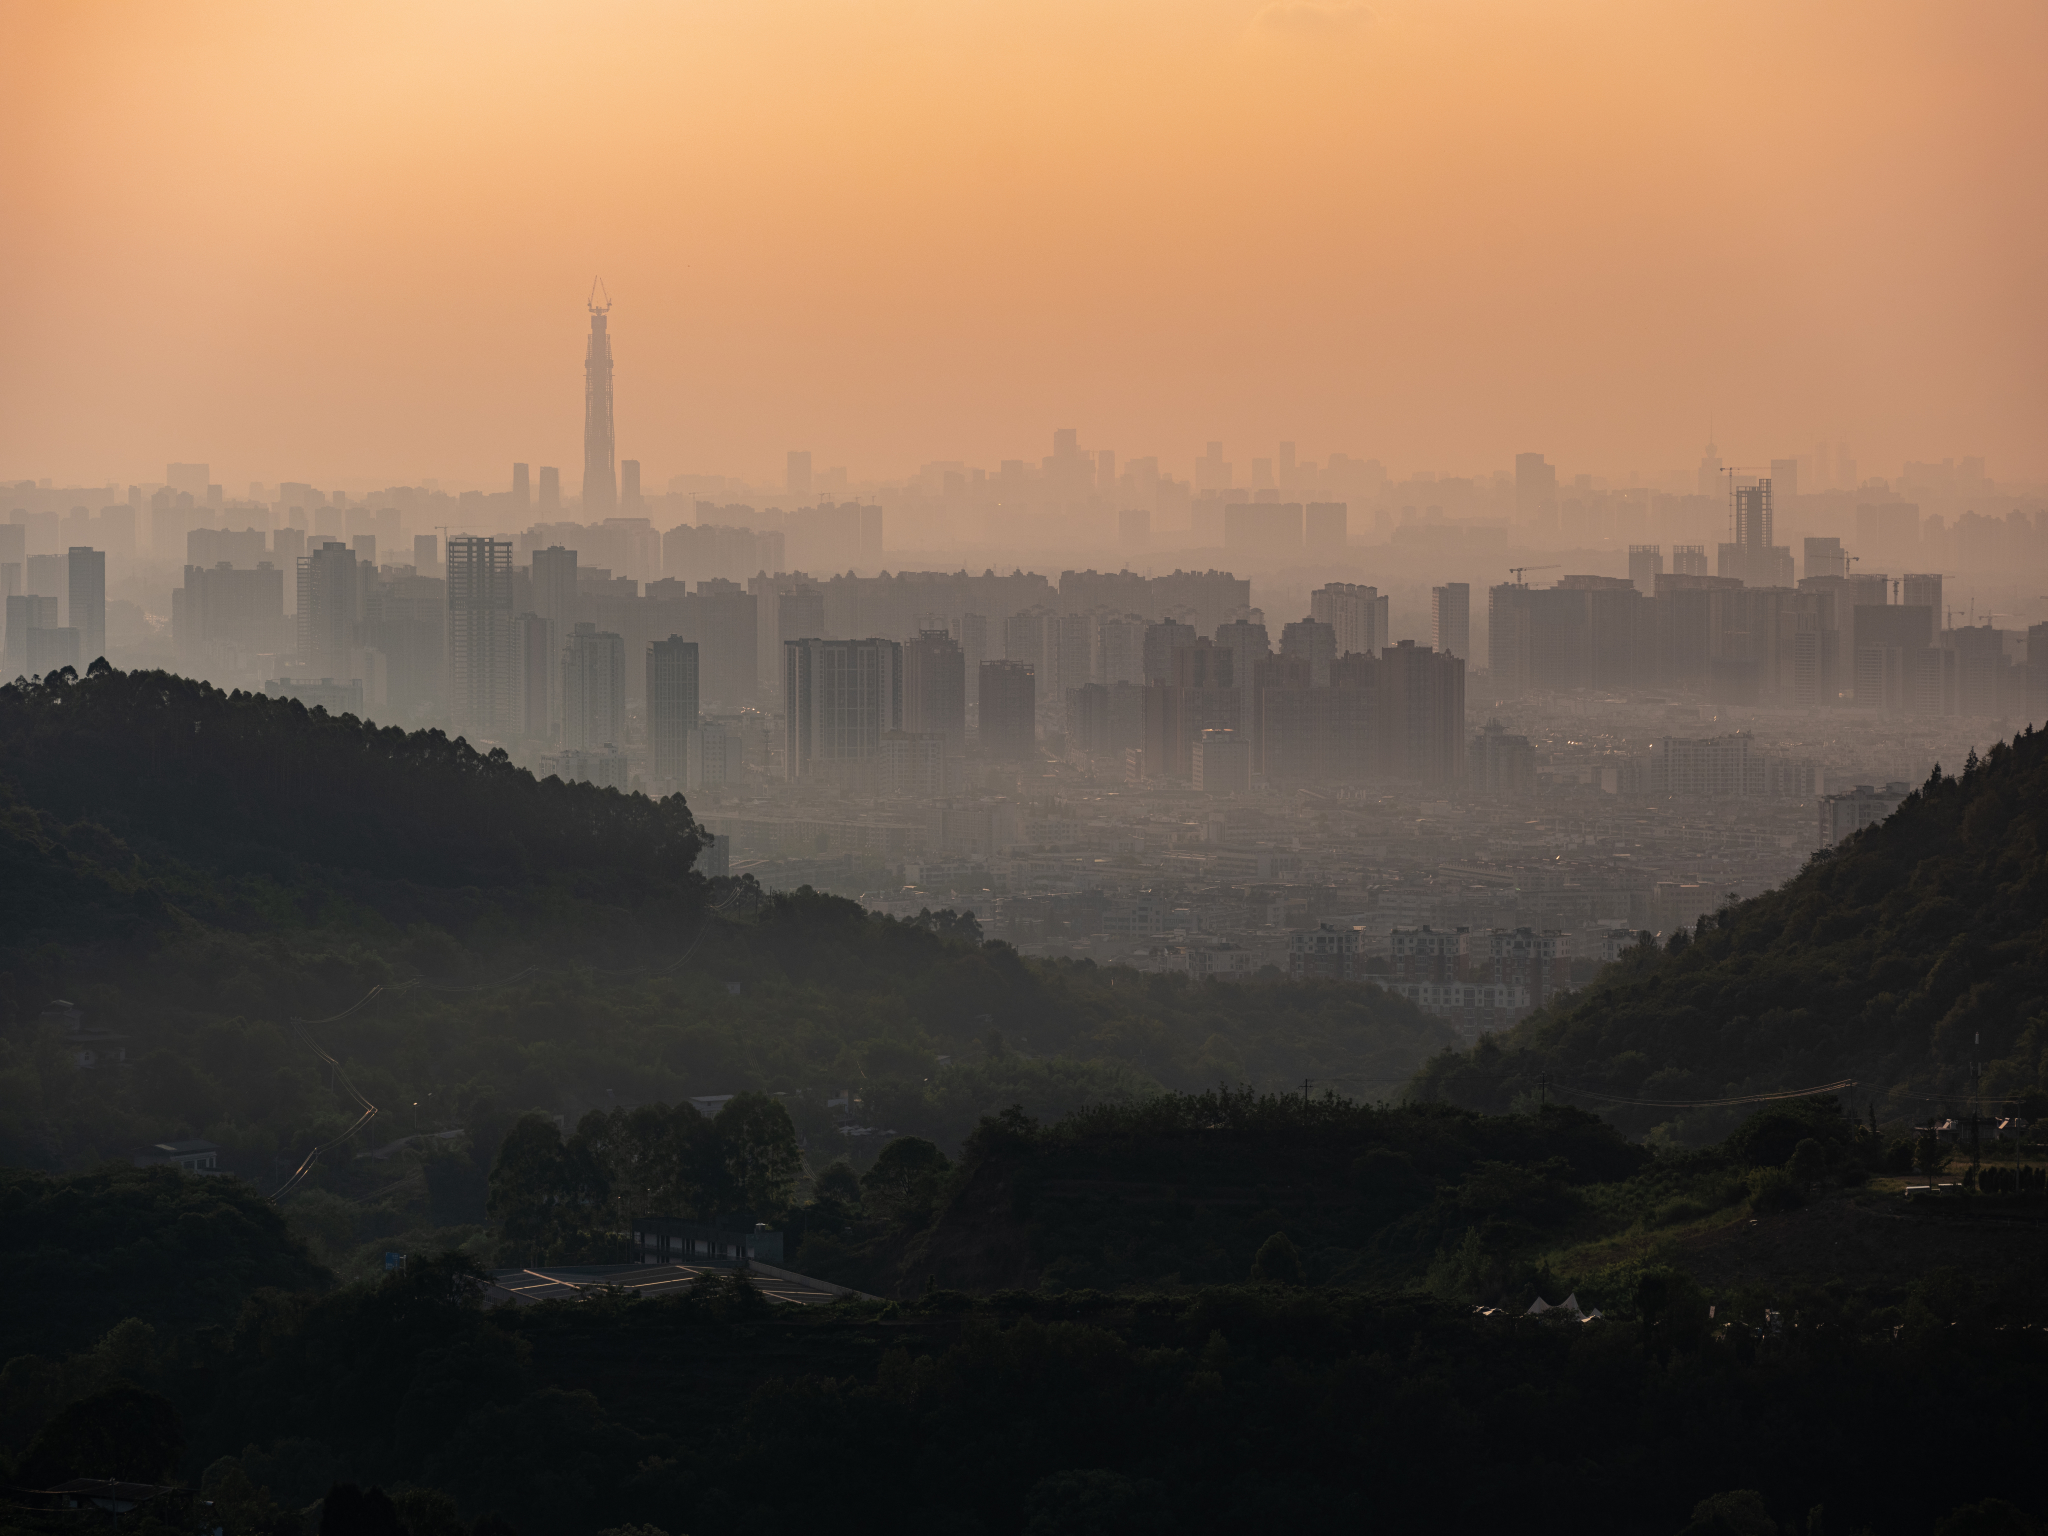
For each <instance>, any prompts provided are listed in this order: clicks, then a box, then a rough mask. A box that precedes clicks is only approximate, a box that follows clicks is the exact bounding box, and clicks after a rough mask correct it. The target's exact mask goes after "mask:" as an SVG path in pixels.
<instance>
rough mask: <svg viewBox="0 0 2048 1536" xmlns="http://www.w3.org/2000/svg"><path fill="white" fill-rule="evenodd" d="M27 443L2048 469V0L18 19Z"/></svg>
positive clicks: (19, 253)
mask: <svg viewBox="0 0 2048 1536" xmlns="http://www.w3.org/2000/svg"><path fill="white" fill-rule="evenodd" d="M0 17H4V22H5V26H6V35H7V38H8V48H7V57H8V59H9V63H10V68H9V71H8V76H9V90H8V109H7V111H6V112H5V114H4V115H0V208H4V209H5V220H4V225H0V229H4V237H0V262H4V263H5V266H6V281H5V283H4V285H0V292H4V301H0V302H4V305H5V312H4V314H0V328H4V335H5V338H6V341H5V348H4V351H0V476H8V477H13V476H29V475H35V476H52V477H55V478H56V479H58V480H59V481H60V482H62V481H65V480H71V481H78V480H86V481H95V482H96V481H99V480H102V479H106V478H116V479H119V480H122V481H128V480H141V479H156V478H160V477H161V475H162V473H163V471H162V465H163V464H164V462H165V461H166V460H167V459H174V458H175V459H202V460H206V461H207V462H209V463H211V464H212V465H213V467H214V470H215V474H216V478H218V479H220V480H222V481H223V483H224V484H226V485H227V486H228V487H229V489H230V491H239V490H240V489H241V488H242V487H243V486H244V485H245V484H246V482H247V481H248V480H250V479H268V480H276V479H279V478H293V479H306V480H311V481H313V482H314V483H316V484H329V485H331V484H335V483H337V482H342V481H347V482H361V481H365V480H367V481H371V482H374V483H376V484H386V483H406V482H416V481H417V480H418V479H420V478H422V477H425V476H439V477H441V478H442V479H443V481H444V482H445V483H450V484H477V485H483V486H486V487H497V486H500V485H502V484H503V483H504V482H505V480H506V477H507V473H508V470H507V466H508V465H509V463H510V461H512V460H514V459H526V460H530V461H532V462H534V463H550V464H558V465H560V466H562V467H563V471H564V475H563V478H564V482H565V483H566V484H573V483H574V482H575V480H576V478H577V476H578V475H579V473H580V465H581V439H580V414H579V412H580V391H581V388H582V379H581V364H582V340H583V330H584V325H585V320H584V316H583V312H582V307H581V306H582V300H583V295H584V292H585V290H586V288H587V287H588V285H589V283H590V280H591V277H592V275H593V274H594V273H602V274H603V275H604V278H605V280H606V282H607V284H608V285H609V287H610V290H611V293H612V295H613V297H614V299H615V301H616V306H617V307H616V309H615V310H614V314H613V324H614V330H615V334H616V338H617V340H616V350H617V358H618V397H619V406H618V419H619V451H620V454H621V455H622V456H624V457H637V458H639V459H640V460H642V461H643V463H644V464H645V466H646V470H645V473H646V476H647V479H648V483H649V484H650V486H659V485H660V484H662V483H663V482H664V481H665V480H666V478H667V477H668V476H669V475H671V474H673V473H676V472H678V471H684V470H691V471H716V472H724V473H730V474H744V475H748V476H752V477H762V478H765V477H769V476H771V475H779V472H780V464H781V455H782V452H783V450H784V449H786V448H789V447H793V446H797V447H808V448H810V449H812V450H813V452H814V455H815V457H816V461H817V462H818V463H819V464H820V465H821V466H822V465H828V464H846V465H849V466H850V467H851V469H852V472H853V474H854V475H855V477H856V478H862V477H869V476H890V475H896V474H901V473H905V472H908V471H910V470H913V469H914V468H915V467H916V466H917V465H918V464H919V463H921V462H923V461H925V460H928V459H955V458H958V459H965V460H967V461H969V462H971V463H981V464H993V463H994V462H995V461H997V460H999V459H1002V458H1006V457H1030V458H1036V456H1037V455H1039V454H1041V453H1043V452H1046V451H1048V444H1049V436H1050V433H1051V430H1052V429H1053V428H1054V427H1055V426H1073V427H1077V428H1079V429H1080V432H1081V440H1082V442H1083V444H1084V445H1087V446H1091V447H1111V448H1115V449H1117V450H1118V451H1119V452H1120V453H1122V454H1124V455H1126V456H1129V455H1137V454H1157V455H1159V456H1160V457H1161V459H1162V461H1163V464H1164V466H1165V467H1168V468H1170V469H1171V470H1172V471H1173V472H1174V473H1177V474H1181V475H1185V474H1187V473H1188V466H1189V463H1190V461H1191V460H1192V459H1193V457H1194V456H1195V455H1196V454H1197V453H1199V452H1200V450H1201V444H1202V441H1203V440H1204V439H1205V438H1209V437H1220V438H1222V439H1223V440H1224V441H1225V442H1226V444H1227V446H1228V450H1229V456H1230V457H1231V458H1232V459H1234V460H1235V461H1237V462H1238V463H1239V464H1240V465H1242V464H1243V463H1244V462H1245V461H1246V460H1248V459H1249V458H1250V457H1251V456H1252V455H1253V454H1254V453H1260V454H1263V453H1269V452H1271V451H1272V445H1273V443H1274V442H1275V441H1276V440H1278V439H1282V438H1290V439H1293V440H1295V441H1296V442H1297V443H1298V444H1299V445H1300V452H1301V454H1302V455H1303V456H1304V457H1309V458H1322V457H1324V456H1326V455H1327V454H1328V453H1329V452H1330V451H1331V450H1333V449H1339V450H1343V451H1346V452H1349V453H1352V454H1355V455H1370V456H1374V457H1378V458H1380V459H1381V460H1383V461H1384V462H1385V463H1386V464H1387V465H1388V467H1389V468H1390V469H1392V470H1394V471H1396V472H1406V471H1408V470H1412V469H1417V468H1434V469H1437V470H1440V471H1443V472H1446V473H1453V472H1456V473H1473V472H1483V471H1488V470H1491V469H1494V468H1497V467H1501V466H1504V465H1506V464H1507V463H1508V462H1509V461H1510V459H1511V457H1512V455H1513V454H1514V453H1515V452H1516V451H1518V450H1523V449H1536V450H1540V451H1543V452H1546V453H1548V454H1549V455H1550V457H1551V459H1552V460H1553V461H1554V462H1556V463H1558V464H1559V465H1560V466H1561V467H1562V468H1563V469H1564V470H1565V471H1566V472H1567V473H1571V472H1573V471H1577V470H1590V471H1593V472H1595V473H1609V474H1614V475H1624V474H1626V473H1628V471H1629V470H1630V469H1632V468H1636V467H1640V468H1641V469H1643V470H1644V471H1646V472H1648V471H1655V470H1661V469H1665V468H1668V467H1670V466H1674V465H1690V464H1691V463H1692V462H1693V461H1694V460H1695V459H1696V457H1697V455H1698V451H1699V447H1700V443H1701V440H1702V439H1703V438H1704V436H1705V431H1706V422H1707V419H1708V416H1709V413H1712V415H1713V417H1714V419H1715V421H1716V423H1717V430H1718V435H1719V438H1720V442H1721V445H1722V447H1723V449H1724V450H1725V451H1726V452H1727V453H1728V454H1729V456H1730V457H1731V458H1734V459H1737V460H1742V461H1745V462H1753V461H1756V460H1760V459H1763V458H1767V457H1770V456H1774V455H1786V454H1791V453H1799V452H1807V451H1810V450H1811V449H1812V447H1813V445H1814V443H1815V441H1816V440H1817V439H1821V438H1827V439H1831V440H1847V441H1848V442H1849V443H1850V445H1851V447H1852V450H1853V451H1854V452H1855V454H1856V456H1857V458H1858V460H1859V461H1860V462H1861V463H1862V465H1863V466H1864V470H1865V472H1866V473H1869V472H1880V473H1895V472H1896V469H1897V465H1898V462H1899V461H1900V460H1901V459H1903V458H1924V457H1936V458H1939V457H1943V456H1946V455H1950V454H1956V455H1961V454H1971V453H1981V454H1984V455H1986V456H1988V457H1989V459H1990V461H1991V468H1992V471H1993V473H1994V474H1997V475H2000V476H2001V477H2006V476H2015V475H2021V474H2026V475H2042V474H2048V442H2044V433H2043V426H2042V423H2043V419H2044V412H2043V407H2044V404H2048V399H2044V396H2048V382H2044V381H2048V367H2044V359H2048V298H2044V291H2043V283H2042V281H2041V277H2040V273H2039V267H2040V263H2041V259H2042V254H2041V253H2042V251H2043V249H2044V244H2043V237H2044V235H2048V217H2044V203H2048V190H2044V189H2048V175H2044V174H2043V171H2042V167H2043V165H2044V164H2048V133H2044V126H2048V124H2044V118H2048V107H2044V103H2043V93H2042V92H2041V90H2040V87H2039V71H2040V66H2041V62H2042V60H2043V59H2044V58H2048V7H2044V6H2043V5H2041V4H2039V3H2035V0H2024V3H2022V0H2014V3H1995V0H1984V3H1965V4H1961V5H1938V4H1935V3H1932V0H1920V3H1910V4H1907V3H1892V0H1372V3H1371V4H1369V5H1356V4H1345V3H1327V4H1318V3H1310V0H1281V3H1275V4H1267V5H1261V4H1258V3H1252V0H696V3H666V4H655V3H641V0H575V3H566V0H565V3H538V0H535V3H520V0H346V3H337V4H288V5H287V4H278V3H276V0H263V3H233V0H224V3H214V4H175V3H163V4H151V5H144V4H133V3H124V4H94V3H88V0H51V3H46V4H13V5H5V6H0Z"/></svg>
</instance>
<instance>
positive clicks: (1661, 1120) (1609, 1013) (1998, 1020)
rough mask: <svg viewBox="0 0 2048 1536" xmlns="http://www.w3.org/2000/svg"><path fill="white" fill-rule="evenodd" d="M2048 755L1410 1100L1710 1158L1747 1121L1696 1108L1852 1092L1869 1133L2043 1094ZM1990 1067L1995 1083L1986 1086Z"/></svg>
mask: <svg viewBox="0 0 2048 1536" xmlns="http://www.w3.org/2000/svg"><path fill="white" fill-rule="evenodd" d="M2044 840H2048V735H2044V734H2043V733H2041V732H2038V731H2034V730H2032V729H2031V728H2030V729H2028V730H2026V731H2024V732H2022V733H2020V734H2019V735H2018V736H2017V737H2015V738H2014V739H2013V740H2012V741H2011V742H2010V743H2007V742H2000V743H1999V744H1998V745H1997V746H1995V747H1993V748H1992V749H1991V751H1990V753H1989V754H1988V755H1987V756H1986V757H1985V758H1984V759H1983V760H1981V761H1979V760H1978V758H1977V757H1976V754H1975V753H1974V752H1973V753H1972V754H1971V755H1970V758H1969V760H1968V762H1967V763H1966V764H1965V765H1964V768H1963V771H1962V773H1961V774H1960V775H1959V776H1958V775H1944V774H1942V772H1941V770H1940V768H1939V767H1938V766H1937V767H1936V769H1935V771H1934V773H1933V774H1932V775H1930V776H1929V778H1928V780H1927V782H1926V783H1925V784H1924V785H1922V786H1921V787H1920V788H1919V789H1918V790H1916V791H1914V792H1913V793H1912V794H1911V795H1909V796H1907V798H1906V800H1905V801H1904V802H1903V803H1902V804H1901V805H1900V806H1899V808H1898V810H1897V811H1896V812H1894V813H1893V814H1892V815H1891V816H1890V817H1889V818H1888V819H1886V820H1885V821H1883V822H1881V823H1879V824H1878V825H1876V826H1873V827H1869V828H1866V829H1865V830H1864V831H1862V832H1860V833H1858V834H1856V835H1855V836H1853V837H1851V838H1848V839H1846V840H1845V841H1844V842H1843V843H1842V844H1840V845H1839V846H1837V847H1836V848H1834V849H1831V850H1827V851H1825V852H1823V853H1820V854H1817V855H1815V857H1814V858H1813V859H1812V860H1811V861H1810V862H1809V863H1808V865H1807V866H1806V868H1805V869H1804V870H1802V871H1801V872H1800V873H1799V874H1798V875H1797V876H1796V877H1795V878H1793V879H1792V880H1791V881H1789V882H1787V884H1786V885H1784V886H1783V887H1781V888H1780V889H1778V890H1775V891H1771V892H1768V893H1766V894H1765V895H1762V896H1758V897H1756V898H1754V899H1752V900H1749V901H1744V902H1741V903H1739V904H1736V905H1733V906H1730V907H1728V908H1726V909H1724V910H1723V911H1721V912H1720V913H1718V914H1716V915H1715V916H1714V917H1711V918H1703V919H1702V920H1701V922H1700V924H1699V925H1698V927H1697V929H1696V930H1695V932H1693V933H1691V934H1679V935H1674V936H1673V938H1672V939H1671V940H1670V941H1669V943H1668V944H1667V946H1666V947H1664V948H1663V949H1661V950H1659V949H1654V948H1652V947H1649V946H1640V947H1638V948H1637V949H1636V950H1634V951H1631V952H1630V953H1629V954H1628V955H1627V956H1626V957H1625V958H1624V959H1623V960H1622V961H1621V962H1619V963H1617V964H1616V965H1614V966H1612V967H1610V968H1608V970H1606V971H1605V972H1603V973H1602V975H1601V977H1600V979H1599V980H1598V981H1596V982H1595V983H1593V984H1592V985H1591V986H1589V987H1587V988H1586V989H1585V990H1583V991H1581V992H1577V993H1574V994H1571V995H1570V996H1568V997H1565V998H1562V999H1559V1000H1558V1001H1557V1002H1555V1003H1553V1004H1552V1005H1551V1006H1550V1007H1548V1008H1546V1009H1544V1010H1543V1011H1542V1012H1540V1013H1538V1014H1537V1015H1535V1016H1534V1017H1532V1018H1530V1019H1528V1020H1525V1021H1524V1022H1523V1023H1522V1024H1521V1025H1519V1026H1518V1027H1517V1028H1515V1029H1513V1030H1511V1031H1507V1032H1505V1033H1503V1034H1501V1035H1498V1036H1490V1037H1488V1038H1486V1039H1484V1040H1482V1041H1481V1042H1480V1043H1479V1044H1478V1045H1477V1046H1476V1047H1474V1048H1473V1049H1471V1050H1468V1051H1464V1052H1445V1053H1443V1054H1442V1055H1440V1056H1438V1057H1436V1058H1435V1059H1433V1060H1432V1061H1431V1062H1430V1063H1429V1064H1428V1065H1427V1066H1426V1067H1424V1069H1423V1070H1422V1072H1421V1073H1419V1074H1418V1075H1417V1077H1416V1079H1415V1082H1414V1084H1413V1089H1414V1091H1415V1092H1416V1093H1417V1094H1420V1095H1422V1096H1424V1097H1427V1098H1437V1099H1443V1100H1446V1101H1448V1102H1451V1103H1454V1104H1459V1105H1463V1106H1466V1107H1468V1108H1473V1109H1482V1110H1490V1111H1501V1110H1506V1109H1508V1108H1510V1107H1511V1106H1519V1105H1523V1104H1525V1103H1533V1102H1535V1101H1536V1099H1537V1098H1538V1097H1539V1096H1541V1095H1548V1096H1549V1097H1551V1098H1558V1097H1563V1098H1564V1099H1566V1100H1567V1101H1568V1102H1574V1103H1580V1104H1583V1105H1585V1106H1586V1107H1588V1108H1594V1109H1598V1110H1600V1111H1601V1112H1602V1113H1603V1114H1607V1115H1608V1116H1609V1117H1610V1118H1612V1119H1613V1120H1614V1121H1615V1122H1616V1123H1618V1124H1620V1125H1621V1126H1623V1127H1624V1128H1625V1129H1628V1130H1631V1131H1634V1132H1636V1133H1638V1134H1642V1133H1655V1135H1657V1136H1658V1137H1659V1138H1666V1137H1668V1138H1671V1139H1675V1140H1680V1141H1690V1142H1698V1141H1705V1140H1712V1139H1716V1138H1718V1137H1719V1136H1720V1135H1722V1134H1725V1132H1726V1130H1727V1128H1728V1125H1729V1123H1731V1119H1732V1116H1733V1115H1734V1114H1735V1113H1736V1112H1734V1111H1728V1112H1717V1111H1705V1112H1700V1111H1694V1112H1677V1113H1674V1112H1673V1111H1672V1110H1669V1109H1659V1108H1656V1107H1636V1106H1629V1105H1625V1104H1623V1105H1616V1104H1611V1103H1607V1102H1603V1101H1600V1100H1596V1099H1593V1098H1592V1097H1590V1096H1587V1095H1582V1096H1580V1097H1577V1098H1574V1097H1573V1096H1572V1093H1571V1091H1570V1090H1572V1089H1574V1088H1578V1089H1588V1090H1593V1091H1594V1092H1597V1093H1602V1094H1608V1095H1613V1096H1617V1097H1622V1098H1635V1099H1663V1100H1681V1101H1682V1100H1695V1099H1706V1098H1716V1097H1722V1096H1726V1095H1730V1094H1737V1093H1745V1092H1762V1091H1768V1090H1776V1089H1787V1088H1800V1087H1807V1086H1811V1085H1815V1084H1820V1083H1825V1082H1830V1081H1833V1080H1835V1079H1838V1078H1843V1077H1854V1078H1856V1079H1858V1086H1857V1088H1856V1089H1855V1090H1854V1091H1853V1092H1852V1093H1851V1094H1850V1095H1849V1096H1848V1097H1849V1099H1850V1101H1851V1103H1852V1104H1853V1106H1854V1107H1856V1108H1857V1110H1858V1112H1859V1115H1863V1116H1867V1115H1869V1114H1870V1113H1872V1112H1874V1113H1875V1114H1876V1116H1877V1117H1878V1118H1879V1119H1880V1120H1884V1121H1886V1122H1889V1123H1894V1124H1903V1123H1906V1122H1909V1121H1913V1120H1917V1119H1920V1118H1922V1117H1924V1116H1926V1115H1927V1114H1929V1113H1931V1112H1933V1111H1934V1110H1936V1109H1938V1108H1939V1107H1940V1106H1941V1104H1942V1103H1943V1102H1949V1103H1953V1104H1956V1105H1958V1106H1959V1107H1960V1105H1961V1100H1962V1099H1963V1097H1965V1096H1968V1095H1971V1094H1973V1093H1976V1094H1981V1095H1983V1096H1985V1097H1987V1098H1991V1099H1994V1100H2000V1099H2006V1098H2012V1099H2018V1098H2023V1097H2026V1096H2029V1095H2033V1094H2038V1093H2039V1092H2040V1091H2041V1089H2042V1088H2043V1086H2044V1068H2048V860H2044V856H2043V853H2044ZM1980 1066H1981V1078H1980V1077H1979V1067H1980Z"/></svg>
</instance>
